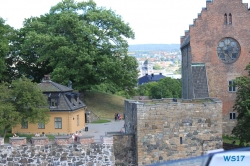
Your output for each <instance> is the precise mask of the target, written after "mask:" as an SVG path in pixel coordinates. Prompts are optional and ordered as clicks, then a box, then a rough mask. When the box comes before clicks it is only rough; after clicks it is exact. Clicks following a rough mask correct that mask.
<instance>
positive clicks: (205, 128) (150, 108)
mask: <svg viewBox="0 0 250 166" xmlns="http://www.w3.org/2000/svg"><path fill="white" fill-rule="evenodd" d="M124 114H125V132H126V134H134V135H135V142H136V148H137V151H136V160H137V161H136V162H137V163H138V165H147V164H151V163H156V162H160V161H168V160H176V159H180V158H187V157H193V156H200V155H202V154H205V153H206V152H207V151H208V150H212V149H219V148H222V144H223V143H222V102H221V101H220V100H218V99H216V98H206V99H197V100H181V99H180V100H179V99H178V102H172V99H171V100H169V99H162V100H152V101H146V102H143V101H140V102H138V101H135V100H125V112H124Z"/></svg>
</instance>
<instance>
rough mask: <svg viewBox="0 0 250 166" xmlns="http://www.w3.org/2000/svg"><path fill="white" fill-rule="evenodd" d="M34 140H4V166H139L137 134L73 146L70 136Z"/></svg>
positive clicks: (0, 152) (0, 160)
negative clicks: (49, 139) (136, 159)
mask: <svg viewBox="0 0 250 166" xmlns="http://www.w3.org/2000/svg"><path fill="white" fill-rule="evenodd" d="M47 140H48V138H47V137H39V138H34V140H33V143H32V144H30V143H27V142H26V138H25V137H19V138H11V139H10V144H4V141H3V138H0V143H1V144H0V166H7V165H27V166H56V165H61V166H75V165H84V166H104V165H105V166H106V165H109V166H114V165H120V166H125V165H126V166H135V165H136V163H135V145H134V136H133V135H124V134H121V135H113V136H103V137H102V138H101V142H93V141H94V138H90V137H82V138H81V140H80V141H79V142H78V143H72V140H71V139H69V137H68V136H61V137H56V138H55V140H53V141H52V142H51V141H47Z"/></svg>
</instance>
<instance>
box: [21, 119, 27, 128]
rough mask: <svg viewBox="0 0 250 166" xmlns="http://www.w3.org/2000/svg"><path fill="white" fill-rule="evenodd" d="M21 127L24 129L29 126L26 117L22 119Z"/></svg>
mask: <svg viewBox="0 0 250 166" xmlns="http://www.w3.org/2000/svg"><path fill="white" fill-rule="evenodd" d="M21 128H22V129H27V128H28V122H27V120H25V119H23V120H22V123H21Z"/></svg>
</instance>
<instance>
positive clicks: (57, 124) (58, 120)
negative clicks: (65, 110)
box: [54, 117, 62, 129]
mask: <svg viewBox="0 0 250 166" xmlns="http://www.w3.org/2000/svg"><path fill="white" fill-rule="evenodd" d="M54 123H55V129H62V118H61V117H55V118H54Z"/></svg>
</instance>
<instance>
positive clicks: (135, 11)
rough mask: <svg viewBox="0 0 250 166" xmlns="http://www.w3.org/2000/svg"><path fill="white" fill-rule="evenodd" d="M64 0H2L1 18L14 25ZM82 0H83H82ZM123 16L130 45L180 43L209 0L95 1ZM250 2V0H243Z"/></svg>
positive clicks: (47, 10)
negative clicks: (130, 34)
mask: <svg viewBox="0 0 250 166" xmlns="http://www.w3.org/2000/svg"><path fill="white" fill-rule="evenodd" d="M60 1H61V0H0V17H2V18H3V19H5V20H6V23H7V24H9V25H10V26H12V27H14V28H21V27H22V22H23V21H24V19H25V18H29V17H31V16H40V15H43V14H45V13H48V12H49V10H50V7H51V6H54V5H56V4H57V3H58V2H60ZM78 1H80V0H78ZM94 1H95V2H96V3H97V5H98V6H104V7H106V8H107V9H112V10H114V11H115V12H116V14H118V15H121V16H122V18H123V20H124V21H125V22H126V23H129V25H130V27H131V28H132V29H133V30H134V32H135V39H134V40H128V43H129V44H179V41H180V36H183V35H184V32H185V30H188V29H189V25H190V24H193V19H195V18H197V15H198V13H200V12H201V10H202V8H203V7H206V0H94ZM243 2H244V3H249V4H250V0H243Z"/></svg>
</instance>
